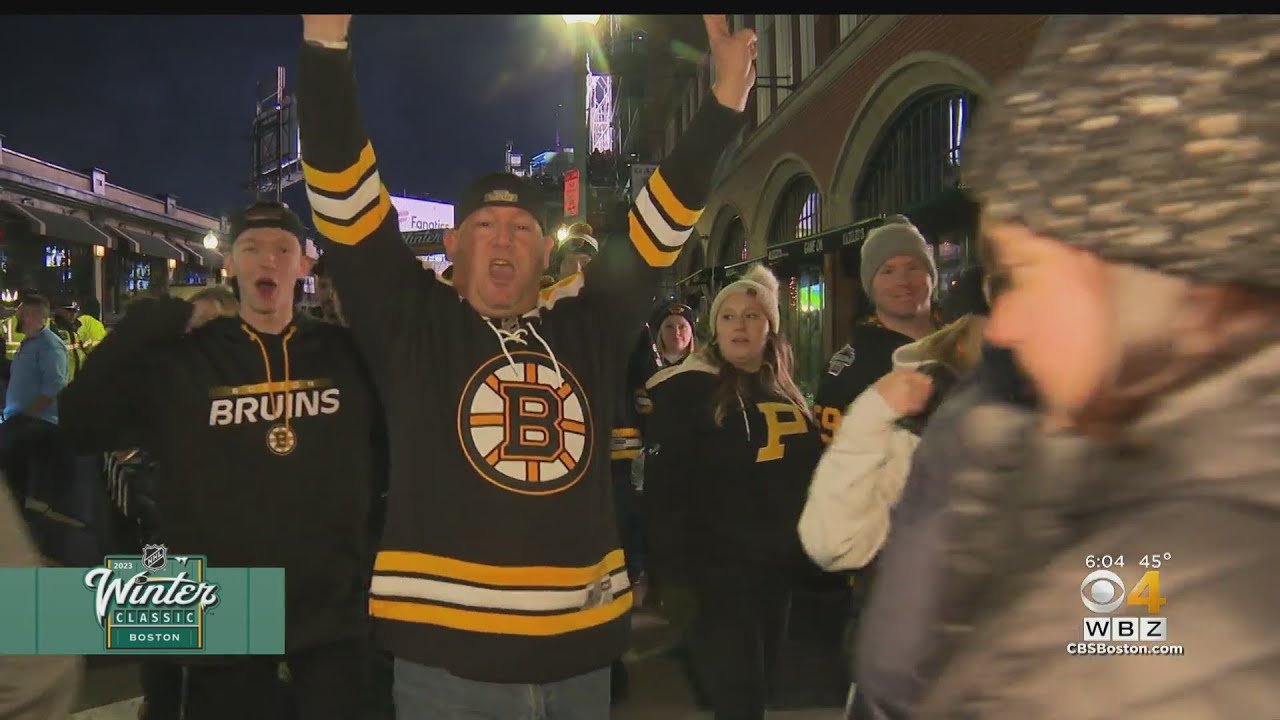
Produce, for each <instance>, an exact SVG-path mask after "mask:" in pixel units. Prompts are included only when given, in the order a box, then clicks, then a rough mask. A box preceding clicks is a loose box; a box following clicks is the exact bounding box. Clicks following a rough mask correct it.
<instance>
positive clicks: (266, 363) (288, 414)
mask: <svg viewBox="0 0 1280 720" xmlns="http://www.w3.org/2000/svg"><path fill="white" fill-rule="evenodd" d="M240 329H241V330H244V332H245V334H246V335H248V336H249V337H250V338H253V341H254V342H256V343H258V349H259V350H261V351H262V365H263V367H265V368H266V370H267V388H268V390H267V392H270V391H271V390H270V388H271V357H270V356H269V355H267V344H266V343H264V342H262V338H260V337H258V333H256V332H254V331H253V330H251V329H250V328H249V326H248V325H241V326H240ZM297 329H298V327H297V326H296V325H295V326H294V327H291V328H289V332H287V333H285V334H284V338H282V339H281V342H280V348H281V351H282V352H283V353H284V380H283V381H282V384H283V385H284V408H283V412H282V413H281V414H282V415H284V429H285V430H291V428H290V427H289V421H290V420H291V419H292V418H293V403H292V402H291V401H292V400H293V392H292V390H291V389H290V388H289V339H290V338H292V337H293V333H294V332H295V331H297Z"/></svg>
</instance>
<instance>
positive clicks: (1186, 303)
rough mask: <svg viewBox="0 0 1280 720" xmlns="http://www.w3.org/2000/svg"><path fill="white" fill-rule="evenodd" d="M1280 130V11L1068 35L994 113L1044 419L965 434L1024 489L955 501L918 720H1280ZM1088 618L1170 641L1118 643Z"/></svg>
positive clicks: (1000, 320) (985, 178)
mask: <svg viewBox="0 0 1280 720" xmlns="http://www.w3.org/2000/svg"><path fill="white" fill-rule="evenodd" d="M1277 137H1280V17H1277V16H1199V17H1189V16H1182V17H1161V16H1124V17H1121V16H1079V17H1071V18H1068V19H1063V20H1062V21H1060V24H1059V25H1057V26H1056V27H1055V28H1053V29H1052V31H1047V32H1046V34H1045V36H1044V37H1043V38H1042V40H1041V43H1040V44H1039V45H1038V46H1037V48H1036V51H1035V52H1034V53H1033V55H1032V57H1031V59H1030V60H1029V61H1028V63H1027V65H1026V66H1025V67H1024V68H1023V69H1022V70H1020V71H1019V72H1018V73H1017V74H1016V75H1015V77H1014V78H1013V79H1012V81H1011V82H1010V83H1009V84H1008V85H1007V86H1006V87H1004V88H1002V89H1001V90H1000V91H999V92H998V93H997V94H996V96H995V97H994V98H993V99H992V102H991V103H990V105H989V106H988V107H987V108H986V109H985V110H984V114H983V117H981V118H979V125H978V127H977V128H975V132H974V135H973V136H972V140H971V141H972V142H973V145H972V150H971V155H970V158H971V165H969V166H968V172H969V177H970V179H971V182H972V183H973V185H974V187H975V189H976V190H977V192H978V194H979V196H980V199H981V200H982V201H983V204H984V211H983V212H984V215H983V230H984V234H985V236H986V238H987V240H988V241H989V242H990V243H991V244H992V246H993V248H994V250H995V254H996V256H997V260H998V263H999V266H1000V269H1001V271H1002V272H1003V273H1005V274H1007V277H1008V279H1009V287H1008V289H1007V291H1005V292H1004V293H1003V294H1002V295H1001V296H1000V297H999V298H998V300H997V301H996V303H995V306H994V308H993V309H992V317H991V321H990V324H989V325H988V328H987V337H988V339H990V340H991V341H992V342H994V343H995V344H997V345H1000V346H1003V347H1007V348H1009V349H1010V350H1012V352H1013V353H1014V355H1015V356H1016V358H1017V360H1018V363H1019V365H1020V366H1021V367H1022V368H1023V369H1024V370H1025V371H1026V372H1027V374H1028V375H1029V376H1030V377H1031V379H1032V381H1033V382H1034V383H1035V386H1036V389H1037V393H1038V396H1039V399H1040V402H1041V404H1042V407H1043V410H1042V413H1041V414H1039V415H1030V416H1028V415H1026V414H1017V413H1012V412H1009V411H1007V410H1006V409H1005V408H1002V407H995V406H979V407H977V408H974V409H973V410H972V411H970V412H969V413H968V415H967V417H966V419H965V421H964V422H963V423H962V424H961V426H962V428H963V433H964V435H965V437H964V442H965V443H966V444H967V445H968V446H969V447H970V448H971V449H973V451H974V452H975V453H981V454H984V455H985V456H987V457H988V458H990V463H991V465H992V466H994V467H997V468H1009V469H1013V470H1015V472H1013V473H1010V474H1009V477H1007V478H1005V477H1003V476H1001V475H1000V474H998V473H995V474H993V473H986V474H984V473H966V474H962V475H960V476H958V477H956V478H955V480H954V482H953V486H952V500H951V502H952V521H953V522H952V525H951V527H950V529H949V535H948V542H949V545H950V547H949V554H948V559H947V570H946V572H947V575H948V577H947V581H946V583H945V585H944V587H945V588H946V589H947V590H946V591H947V597H945V598H944V599H943V603H942V607H943V608H944V613H945V614H946V617H945V618H944V622H943V627H946V628H948V629H949V632H947V633H946V638H945V644H944V646H943V650H942V652H941V661H940V667H941V674H940V676H939V677H938V680H937V681H936V683H935V684H934V685H933V687H932V689H931V690H930V692H929V693H928V695H927V696H926V698H925V700H924V702H923V704H922V706H921V708H920V712H919V713H918V714H917V715H916V717H919V718H926V719H928V718H971V717H981V718H984V720H1003V719H1005V718H1010V719H1012V718H1018V719H1019V720H1023V719H1025V718H1037V717H1046V718H1047V717H1061V718H1072V720H1089V719H1090V718H1104V717H1105V718H1112V717H1126V718H1139V717H1141V718H1157V717H1158V718H1205V717H1222V718H1249V717H1271V716H1273V715H1274V714H1275V712H1276V709H1277V708H1280V683H1277V682H1276V678H1277V677H1280V615H1277V613H1276V611H1275V608H1276V607H1277V606H1280V574H1277V573H1276V572H1275V568H1276V567H1277V565H1280V204H1277V203H1276V190H1277V189H1280V145H1277V144H1276V142H1275V139H1276V138H1277ZM1027 418H1029V420H1028V419H1027ZM1024 439H1025V440H1024ZM1011 440H1012V441H1011ZM1104 569H1105V572H1101V573H1096V571H1103V570H1104ZM1108 572H1109V573H1113V574H1114V575H1108V574H1107V573H1108ZM1082 617H1084V618H1098V619H1099V620H1102V619H1111V620H1114V619H1115V618H1126V617H1127V618H1138V619H1142V620H1144V621H1146V622H1143V623H1142V624H1141V626H1140V635H1139V637H1138V638H1137V639H1136V640H1133V641H1116V642H1111V643H1107V644H1105V645H1102V644H1099V642H1100V640H1095V639H1093V638H1089V637H1085V632H1084V630H1083V628H1082V626H1083V625H1084V624H1082V621H1081V618H1082ZM1155 617H1159V618H1163V622H1152V621H1151V620H1150V619H1151V618H1155ZM1093 624H1094V626H1095V627H1097V626H1098V622H1094V623H1093ZM1082 640H1088V641H1089V642H1090V643H1093V644H1091V645H1085V644H1083V643H1082ZM1098 648H1103V650H1102V651H1099V650H1098ZM1136 653H1141V654H1144V655H1148V657H1141V658H1139V657H1126V656H1125V655H1133V654H1136ZM1086 654H1087V655H1091V656H1084V657H1082V655H1086Z"/></svg>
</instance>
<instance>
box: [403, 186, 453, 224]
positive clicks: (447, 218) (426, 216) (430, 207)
mask: <svg viewBox="0 0 1280 720" xmlns="http://www.w3.org/2000/svg"><path fill="white" fill-rule="evenodd" d="M391 204H392V205H394V206H395V208H396V212H397V213H398V214H399V216H400V232H402V233H408V232H417V231H420V230H436V229H439V228H451V227H453V205H450V204H449V203H442V202H433V201H431V200H417V199H415V198H407V197H399V196H397V195H392V196H391Z"/></svg>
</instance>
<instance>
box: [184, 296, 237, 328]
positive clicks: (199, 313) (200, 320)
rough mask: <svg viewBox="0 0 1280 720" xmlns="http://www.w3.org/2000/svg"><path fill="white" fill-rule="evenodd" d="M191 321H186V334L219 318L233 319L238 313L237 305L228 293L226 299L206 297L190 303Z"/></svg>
mask: <svg viewBox="0 0 1280 720" xmlns="http://www.w3.org/2000/svg"><path fill="white" fill-rule="evenodd" d="M191 304H192V306H193V307H192V309H191V319H190V320H188V321H187V332H191V331H192V330H195V329H196V328H198V327H200V326H202V325H204V324H205V323H207V322H209V321H210V320H213V319H215V318H220V317H235V316H236V315H237V314H238V313H239V312H240V307H239V303H237V302H236V300H235V296H234V295H232V294H231V293H230V292H228V293H227V297H213V296H206V297H201V298H196V299H195V300H193V301H192V302H191Z"/></svg>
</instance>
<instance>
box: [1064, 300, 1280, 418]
mask: <svg viewBox="0 0 1280 720" xmlns="http://www.w3.org/2000/svg"><path fill="white" fill-rule="evenodd" d="M1173 313H1174V315H1173V316H1174V317H1175V318H1176V328H1174V329H1173V332H1171V333H1170V334H1168V335H1166V336H1165V337H1163V338H1160V339H1157V338H1154V337H1153V338H1150V339H1148V340H1147V341H1145V342H1141V343H1137V344H1134V345H1132V346H1130V347H1127V348H1124V350H1123V351H1122V355H1121V358H1120V362H1119V365H1118V369H1117V371H1116V372H1115V374H1114V375H1113V377H1112V379H1111V380H1110V381H1109V382H1107V383H1105V384H1104V385H1103V386H1102V387H1100V388H1099V389H1098V391H1097V392H1096V393H1095V394H1094V396H1093V397H1092V398H1091V399H1090V400H1089V402H1088V403H1086V404H1085V406H1084V408H1083V409H1082V410H1081V412H1080V413H1078V415H1077V417H1076V418H1075V422H1076V425H1077V427H1078V428H1079V429H1080V430H1081V431H1083V432H1086V433H1088V434H1090V435H1095V436H1099V435H1109V434H1111V433H1113V432H1115V431H1116V430H1118V429H1119V428H1120V427H1123V426H1124V425H1126V424H1128V423H1129V422H1132V421H1133V420H1135V419H1136V418H1138V417H1140V416H1141V415H1142V414H1143V413H1145V412H1146V411H1147V410H1149V409H1150V408H1151V407H1152V406H1153V405H1154V404H1155V403H1156V402H1157V401H1158V400H1159V399H1160V398H1161V397H1163V396H1165V395H1168V394H1169V393H1171V392H1173V391H1176V390H1179V389H1182V388H1185V387H1188V386H1190V385H1192V384H1194V383H1195V382H1197V381H1199V380H1202V379H1204V378H1205V377H1207V376H1210V375H1212V374H1213V373H1215V372H1218V371H1220V370H1222V369H1223V368H1225V367H1228V366H1230V365H1232V364H1234V363H1236V362H1239V361H1240V360H1242V359H1244V358H1246V357H1248V356H1249V355H1251V354H1253V353H1254V352H1256V351H1258V350H1259V349H1261V348H1263V347H1265V346H1267V345H1269V344H1271V343H1275V342H1278V341H1280V321H1278V318H1280V292H1277V291H1275V290H1268V289H1260V288H1252V287H1244V286H1239V285H1209V284H1188V285H1187V286H1186V292H1185V293H1184V294H1183V295H1182V297H1181V299H1180V300H1179V301H1178V302H1177V306H1176V307H1175V308H1174V309H1173Z"/></svg>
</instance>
